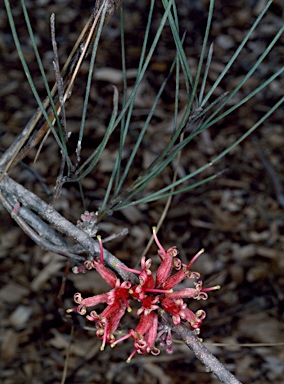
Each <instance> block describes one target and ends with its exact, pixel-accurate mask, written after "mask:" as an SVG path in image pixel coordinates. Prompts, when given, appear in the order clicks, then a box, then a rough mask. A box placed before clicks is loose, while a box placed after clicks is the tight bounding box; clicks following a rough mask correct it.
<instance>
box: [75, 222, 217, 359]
mask: <svg viewBox="0 0 284 384" xmlns="http://www.w3.org/2000/svg"><path fill="white" fill-rule="evenodd" d="M86 216H88V215H86ZM84 219H85V217H84V218H82V220H84ZM86 219H88V217H86ZM153 237H154V239H155V242H156V244H157V246H158V248H159V249H158V255H159V257H160V260H161V264H160V266H159V267H158V269H157V272H156V275H155V276H154V275H153V274H152V271H151V270H150V268H151V264H152V260H151V259H146V257H145V256H142V258H141V269H140V270H135V269H130V268H127V267H120V266H119V267H120V268H122V269H124V270H126V271H128V272H131V273H134V274H137V275H138V278H139V284H136V285H132V284H131V282H130V281H123V282H121V281H120V279H119V278H117V276H116V275H115V274H114V273H113V272H112V271H111V270H110V269H108V268H107V267H106V266H105V265H104V251H103V246H102V241H101V238H100V237H99V236H98V241H99V245H100V257H99V259H98V260H93V261H90V260H88V261H86V262H85V263H84V267H76V269H75V271H74V272H75V273H79V272H84V271H85V270H90V269H92V268H94V269H96V271H97V272H98V273H99V274H100V275H101V276H102V278H103V279H104V280H105V281H106V282H107V283H108V284H109V285H110V287H111V289H110V291H109V292H107V293H103V294H100V295H95V296H91V297H87V298H82V296H81V294H80V293H76V294H75V295H74V301H75V302H76V303H77V304H78V306H77V307H75V308H73V309H69V310H67V311H68V312H72V311H77V312H78V313H79V314H80V315H86V318H87V319H88V320H90V321H92V322H94V323H95V325H96V328H97V332H96V335H97V337H98V338H100V339H102V346H101V349H102V350H103V349H104V348H105V345H106V344H110V345H111V346H112V347H114V346H115V345H116V344H118V343H120V342H122V341H124V340H126V339H129V338H131V339H133V344H134V350H133V352H132V353H131V355H130V356H129V358H128V359H127V361H128V362H129V361H130V360H131V359H132V357H133V356H134V355H135V354H136V353H139V354H144V353H151V354H153V355H158V354H159V353H160V350H159V349H158V348H157V347H156V346H155V342H156V341H157V340H158V339H160V345H161V346H162V347H166V352H167V353H169V354H171V353H173V340H172V335H171V328H170V326H169V325H168V324H166V323H165V322H164V321H163V320H162V319H160V318H159V317H158V314H157V311H158V310H164V311H167V312H168V313H170V315H171V317H172V321H173V323H174V324H175V325H179V324H180V323H181V322H185V323H188V325H189V327H190V328H191V329H192V330H193V332H194V333H195V334H196V335H198V334H199V329H200V326H201V324H202V321H203V320H204V318H205V316H206V313H205V311H203V310H198V311H197V312H196V313H194V312H193V311H191V310H190V309H189V308H188V307H187V303H186V302H185V301H184V299H194V300H206V299H207V298H208V293H207V292H209V291H211V290H215V289H219V288H220V287H219V286H214V287H209V288H203V287H202V282H201V281H200V280H199V279H200V274H199V273H197V272H193V271H191V266H192V265H193V263H194V262H195V260H196V259H197V258H198V257H199V256H200V255H201V254H202V253H203V252H204V251H203V249H202V250H201V251H199V252H198V253H197V254H196V255H195V256H194V257H193V258H192V260H191V261H190V262H189V263H188V264H183V263H182V262H181V260H180V259H179V258H178V257H177V255H178V250H177V248H176V247H171V248H169V249H168V250H165V249H164V248H163V247H162V245H161V244H160V242H159V240H158V238H157V234H156V230H155V228H153ZM173 271H177V272H174V273H173ZM185 279H192V280H195V281H194V284H193V285H194V286H193V287H191V288H183V289H179V290H174V288H175V287H176V286H177V285H178V284H179V283H181V282H182V281H183V280H185ZM131 300H136V301H138V302H139V303H140V308H139V309H138V310H137V316H139V318H140V320H139V322H138V325H137V327H136V328H134V329H130V330H129V331H128V333H127V334H126V335H124V336H122V337H121V338H120V339H118V340H116V339H115V332H116V330H117V328H118V326H119V324H120V321H121V319H122V317H123V316H124V314H125V312H126V310H127V311H128V312H130V311H131V307H130V302H131ZM98 304H105V305H106V307H105V309H104V310H103V311H102V312H101V313H100V314H98V313H97V312H96V311H95V310H94V309H92V307H95V306H96V305H98ZM88 310H89V311H90V312H89V313H87V311H88Z"/></svg>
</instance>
